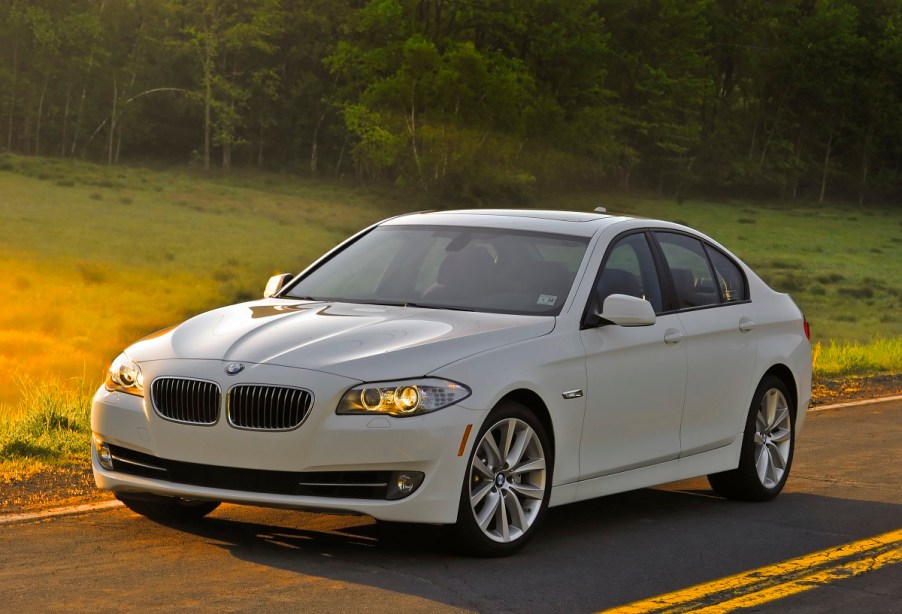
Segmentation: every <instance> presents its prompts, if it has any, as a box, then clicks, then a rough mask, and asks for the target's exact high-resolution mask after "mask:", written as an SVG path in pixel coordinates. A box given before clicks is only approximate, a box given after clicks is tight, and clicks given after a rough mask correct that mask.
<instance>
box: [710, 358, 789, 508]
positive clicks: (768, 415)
mask: <svg viewBox="0 0 902 614" xmlns="http://www.w3.org/2000/svg"><path fill="white" fill-rule="evenodd" d="M791 398H792V397H791V396H790V395H789V390H788V389H787V387H786V384H785V383H784V382H783V380H781V379H779V378H777V377H775V376H773V375H768V376H766V377H765V378H764V379H763V380H761V383H760V384H758V389H757V390H756V391H755V396H754V397H753V400H752V406H751V408H750V410H749V416H748V420H747V422H746V427H745V434H744V436H743V440H742V449H741V451H740V453H739V467H738V468H736V469H733V470H732V471H724V472H723V473H715V474H712V475H709V476H708V482H710V484H711V487H712V488H713V489H714V492H715V493H717V494H718V495H720V496H722V497H726V498H728V499H741V500H745V501H767V500H769V499H773V498H774V497H776V496H777V495H778V494H780V491H781V490H783V485H784V484H786V479H787V478H788V477H789V469H790V467H791V466H792V457H793V451H794V449H795V411H794V409H793V408H792V407H791V406H790V403H789V399H791Z"/></svg>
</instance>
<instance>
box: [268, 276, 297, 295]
mask: <svg viewBox="0 0 902 614" xmlns="http://www.w3.org/2000/svg"><path fill="white" fill-rule="evenodd" d="M292 279H294V275H290V274H288V273H283V274H282V275H273V276H272V277H270V278H269V281H268V282H266V289H265V290H263V298H270V297H272V296H275V295H276V294H278V293H279V290H281V289H282V288H284V287H285V286H286V285H287V284H288V282H289V281H291V280H292Z"/></svg>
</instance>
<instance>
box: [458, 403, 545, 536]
mask: <svg viewBox="0 0 902 614" xmlns="http://www.w3.org/2000/svg"><path fill="white" fill-rule="evenodd" d="M546 476H547V470H546V459H545V451H544V449H543V447H542V442H541V440H540V438H539V436H538V435H537V434H536V432H535V431H534V430H533V429H532V428H531V427H530V426H529V425H528V424H527V423H526V422H524V421H523V420H520V419H518V418H505V419H502V420H500V421H498V422H497V423H495V424H494V425H493V426H492V427H491V428H489V429H488V430H487V431H486V432H485V434H484V435H483V436H482V439H481V440H480V441H479V443H478V444H477V446H476V451H475V454H473V457H472V461H471V463H470V468H469V497H470V508H471V510H472V512H473V516H474V518H475V520H476V524H477V525H478V526H479V528H480V530H481V531H482V533H483V534H484V535H485V536H486V537H488V538H489V539H491V540H493V541H495V542H500V543H509V542H513V541H516V540H517V539H519V538H520V537H521V536H523V535H524V534H525V533H526V531H528V530H529V527H530V526H532V524H533V523H534V522H535V520H536V518H537V517H538V516H539V513H540V511H541V509H542V503H543V501H544V498H545V488H546Z"/></svg>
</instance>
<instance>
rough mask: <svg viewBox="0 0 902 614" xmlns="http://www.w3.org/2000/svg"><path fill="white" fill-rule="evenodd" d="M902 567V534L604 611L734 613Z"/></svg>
mask: <svg viewBox="0 0 902 614" xmlns="http://www.w3.org/2000/svg"><path fill="white" fill-rule="evenodd" d="M894 563H902V529H898V530H896V531H890V532H889V533H884V534H883V535H877V536H876V537H869V538H867V539H862V540H860V541H857V542H852V543H850V544H844V545H842V546H837V547H835V548H830V549H828V550H822V551H820V552H815V553H814V554H808V555H805V556H802V557H799V558H796V559H791V560H789V561H784V562H782V563H777V564H776V565H769V566H767V567H761V568H759V569H755V570H752V571H746V572H744V573H741V574H736V575H735V576H730V577H728V578H721V579H720V580H715V581H713V582H707V583H705V584H698V585H696V586H692V587H690V588H686V589H683V590H679V591H674V592H672V593H667V594H666V595H660V596H658V597H652V598H651V599H645V600H643V601H636V602H634V603H631V604H629V605H625V606H620V607H617V608H613V609H610V610H605V611H604V614H646V613H650V612H674V613H675V612H704V613H714V612H732V611H733V610H736V609H739V608H749V607H753V606H757V605H761V604H763V603H767V602H769V601H776V600H777V599H783V598H784V597H789V596H790V595H795V594H798V593H802V592H804V591H808V590H811V589H813V588H817V587H819V586H822V585H824V584H829V583H831V582H836V581H838V580H844V579H846V578H852V577H854V576H859V575H861V574H863V573H867V572H869V571H875V570H877V569H880V568H881V567H884V566H886V565H892V564H894Z"/></svg>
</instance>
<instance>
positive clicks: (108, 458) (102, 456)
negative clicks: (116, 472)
mask: <svg viewBox="0 0 902 614" xmlns="http://www.w3.org/2000/svg"><path fill="white" fill-rule="evenodd" d="M94 446H95V447H96V448H97V460H98V461H99V462H100V466H101V467H103V468H104V469H108V470H109V471H112V470H113V453H112V452H110V446H108V445H106V444H105V443H103V442H102V441H100V440H99V439H95V440H94Z"/></svg>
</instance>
